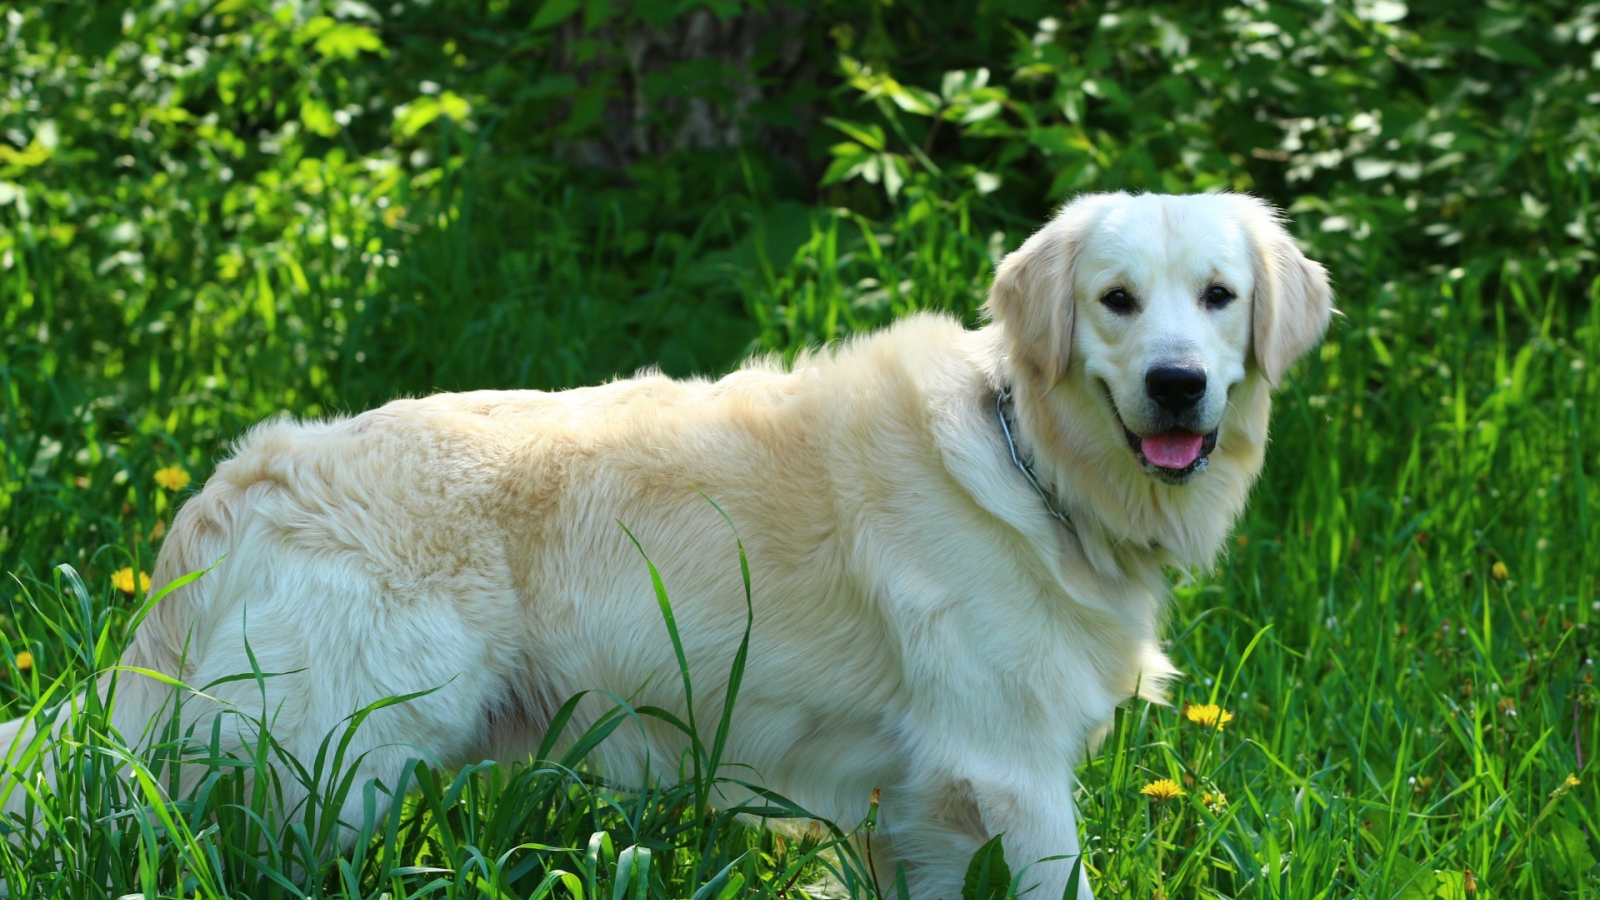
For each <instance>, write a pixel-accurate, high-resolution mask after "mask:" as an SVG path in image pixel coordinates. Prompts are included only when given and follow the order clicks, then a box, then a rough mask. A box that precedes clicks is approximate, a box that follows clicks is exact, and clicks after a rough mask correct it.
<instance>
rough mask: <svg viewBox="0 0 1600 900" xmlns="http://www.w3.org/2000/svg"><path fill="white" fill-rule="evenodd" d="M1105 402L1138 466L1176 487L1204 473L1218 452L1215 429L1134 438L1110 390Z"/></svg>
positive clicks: (1170, 431)
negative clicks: (1212, 453)
mask: <svg viewBox="0 0 1600 900" xmlns="http://www.w3.org/2000/svg"><path fill="white" fill-rule="evenodd" d="M1106 399H1107V400H1108V401H1111V412H1112V414H1113V415H1115V416H1116V417H1117V424H1118V425H1121V426H1122V434H1123V437H1125V438H1127V440H1128V448H1129V449H1130V450H1132V451H1133V455H1134V456H1135V457H1137V458H1138V460H1139V466H1140V468H1142V469H1144V470H1145V472H1147V473H1149V474H1151V475H1156V476H1158V477H1160V478H1161V479H1162V480H1163V481H1167V482H1170V483H1174V484H1176V483H1181V482H1184V481H1187V480H1188V479H1189V477H1190V476H1192V475H1195V474H1197V473H1200V472H1204V471H1205V469H1206V465H1207V464H1208V463H1209V461H1210V453H1211V451H1213V450H1215V449H1217V430H1218V429H1215V428H1213V429H1211V430H1210V431H1209V432H1207V433H1205V434H1199V433H1197V432H1193V431H1188V430H1185V429H1182V428H1173V429H1169V430H1167V431H1159V432H1156V433H1155V434H1148V435H1143V436H1140V435H1137V434H1134V432H1133V429H1131V428H1129V427H1128V426H1127V425H1126V424H1125V423H1124V422H1123V421H1122V413H1121V412H1120V411H1118V410H1117V404H1116V402H1115V401H1114V400H1112V398H1111V392H1110V391H1109V390H1108V391H1106Z"/></svg>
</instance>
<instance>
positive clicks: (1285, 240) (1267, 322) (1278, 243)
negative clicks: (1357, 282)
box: [1241, 197, 1334, 385]
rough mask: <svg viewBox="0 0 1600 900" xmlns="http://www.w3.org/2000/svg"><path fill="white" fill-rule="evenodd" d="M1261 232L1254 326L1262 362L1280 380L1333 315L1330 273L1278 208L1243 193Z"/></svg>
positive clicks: (1252, 224) (1270, 376) (1253, 303)
mask: <svg viewBox="0 0 1600 900" xmlns="http://www.w3.org/2000/svg"><path fill="white" fill-rule="evenodd" d="M1241 199H1242V200H1244V201H1245V202H1246V203H1247V204H1248V208H1249V210H1250V213H1249V218H1250V219H1251V220H1252V221H1251V222H1250V230H1251V231H1252V232H1253V233H1254V235H1255V245H1256V258H1255V265H1254V269H1255V282H1256V283H1255V288H1254V290H1253V293H1254V296H1253V297H1252V298H1251V305H1250V310H1251V320H1252V321H1251V330H1252V337H1253V339H1254V341H1255V356H1256V366H1257V367H1259V368H1260V369H1261V373H1262V374H1263V375H1265V376H1267V383H1269V384H1272V385H1276V384H1277V383H1278V380H1279V379H1280V378H1282V377H1283V373H1284V372H1286V371H1288V369H1289V366H1290V365H1292V364H1293V363H1294V361H1295V360H1297V359H1299V358H1300V357H1301V356H1302V355H1303V354H1304V353H1305V352H1306V351H1307V350H1310V349H1311V348H1312V347H1315V346H1316V345H1317V344H1318V343H1319V342H1320V341H1321V340H1322V335H1323V332H1325V331H1327V330H1328V320H1329V319H1330V318H1331V317H1332V316H1333V311H1334V310H1333V290H1332V288H1331V287H1329V285H1328V272H1327V270H1326V269H1324V268H1322V266H1321V265H1319V264H1318V263H1314V262H1312V261H1311V260H1309V259H1306V257H1305V254H1304V253H1301V252H1300V247H1299V246H1298V245H1296V244H1295V242H1294V238H1293V237H1291V236H1290V234H1289V232H1288V230H1287V229H1285V228H1284V227H1283V222H1282V220H1281V219H1280V218H1279V216H1278V214H1277V212H1276V211H1275V210H1273V209H1272V208H1271V207H1270V206H1267V205H1266V204H1265V203H1262V202H1261V201H1259V200H1256V199H1255V198H1253V197H1242V198H1241Z"/></svg>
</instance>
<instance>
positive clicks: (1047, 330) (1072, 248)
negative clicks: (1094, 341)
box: [984, 195, 1104, 385]
mask: <svg viewBox="0 0 1600 900" xmlns="http://www.w3.org/2000/svg"><path fill="white" fill-rule="evenodd" d="M1100 196H1104V195H1096V196H1094V197H1089V198H1084V199H1081V200H1078V201H1075V202H1073V203H1071V204H1069V205H1068V206H1067V207H1066V208H1065V209H1063V210H1062V211H1061V212H1060V213H1059V214H1058V215H1057V216H1056V217H1055V218H1054V219H1051V220H1050V222H1049V224H1047V225H1045V226H1044V227H1043V228H1041V229H1039V230H1038V231H1036V232H1034V233H1033V236H1032V237H1030V238H1028V239H1027V240H1026V241H1024V242H1023V244H1022V246H1021V247H1018V248H1017V249H1016V250H1015V251H1013V252H1012V253H1009V254H1007V255H1006V258H1005V259H1003V260H1001V261H1000V266H999V268H997V269H996V270H995V273H994V284H993V285H991V286H990V288H989V300H988V302H987V303H985V304H984V312H985V313H987V314H988V316H989V318H991V319H993V320H994V321H996V322H998V323H1000V326H1001V327H1002V328H1004V329H1005V331H1006V335H1007V337H1008V338H1009V339H1010V343H1011V349H1012V351H1013V352H1014V353H1018V354H1020V355H1021V356H1022V357H1023V360H1022V361H1025V362H1027V363H1030V364H1031V365H1032V366H1033V367H1034V368H1035V369H1037V370H1038V371H1039V373H1040V374H1041V375H1043V377H1044V379H1045V381H1047V382H1048V383H1050V384H1052V385H1053V384H1055V383H1056V382H1058V381H1060V380H1061V379H1062V378H1065V377H1066V375H1067V362H1068V360H1069V358H1070V357H1071V354H1072V310H1073V306H1074V301H1073V297H1072V267H1073V262H1074V260H1075V259H1076V257H1077V246H1078V242H1079V240H1080V239H1081V237H1082V235H1083V231H1084V229H1085V228H1086V227H1087V226H1088V224H1089V222H1090V221H1091V210H1092V208H1093V207H1094V206H1096V205H1097V204H1096V203H1095V201H1096V200H1097V199H1098V198H1099V197H1100Z"/></svg>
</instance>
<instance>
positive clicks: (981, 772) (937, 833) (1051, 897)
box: [884, 759, 1093, 900]
mask: <svg viewBox="0 0 1600 900" xmlns="http://www.w3.org/2000/svg"><path fill="white" fill-rule="evenodd" d="M975 762H976V763H977V764H974V763H975ZM923 771H926V772H927V773H928V776H929V777H920V778H917V779H916V780H915V781H913V782H911V783H908V784H905V785H902V786H901V788H900V790H899V791H897V792H895V793H897V794H899V796H898V797H895V796H889V797H886V799H885V807H884V811H885V819H886V820H887V821H886V822H885V825H886V826H887V827H886V829H885V830H886V831H887V832H888V833H889V834H888V836H889V838H890V840H891V841H892V845H891V846H892V847H893V853H894V857H895V859H896V860H898V861H899V862H903V863H905V866H906V875H907V883H908V886H909V887H910V888H911V893H912V896H913V897H915V898H917V900H940V898H943V900H952V898H956V897H959V896H961V888H962V882H963V879H964V877H965V875H966V868H967V864H968V862H969V861H970V860H971V858H972V854H973V852H974V851H976V850H977V849H978V848H979V847H981V846H982V845H983V843H984V842H985V841H988V840H989V839H990V838H991V837H993V836H994V835H997V834H999V835H1003V837H1002V839H1001V843H1002V845H1003V846H1004V847H1005V852H1006V860H1007V862H1008V863H1009V864H1010V866H1011V869H1012V872H1013V873H1018V872H1021V873H1022V880H1021V884H1020V885H1019V888H1020V890H1022V891H1025V892H1026V894H1025V896H1026V898H1027V900H1060V898H1062V897H1063V896H1070V895H1068V894H1067V893H1066V888H1067V883H1068V879H1069V878H1070V877H1071V874H1072V868H1073V864H1074V863H1075V862H1076V861H1077V859H1078V854H1079V842H1078V817H1077V809H1076V807H1075V806H1074V804H1073V799H1072V785H1073V778H1072V771H1071V769H1070V768H1069V767H1068V766H1067V765H1066V764H1065V763H1064V762H1062V763H1061V764H1060V765H1059V766H1033V765H1028V764H1019V763H1018V762H1017V761H1015V760H1005V759H988V760H981V761H976V760H963V761H962V764H961V765H957V766H943V767H936V768H931V769H928V770H923ZM935 773H938V774H935ZM896 801H898V802H896ZM1049 857H1058V858H1057V859H1049V860H1048V861H1046V860H1047V859H1048V858H1049ZM1024 869H1025V871H1024ZM886 874H887V873H886ZM1079 878H1080V880H1079V885H1078V892H1077V896H1078V897H1079V898H1080V900H1092V896H1093V895H1092V894H1091V892H1090V890H1089V881H1088V877H1087V875H1080V877H1079Z"/></svg>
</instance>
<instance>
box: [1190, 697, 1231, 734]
mask: <svg viewBox="0 0 1600 900" xmlns="http://www.w3.org/2000/svg"><path fill="white" fill-rule="evenodd" d="M1183 714H1184V715H1185V716H1187V717H1188V718H1189V721H1191V722H1193V723H1195V724H1196V725H1201V726H1204V727H1206V728H1221V727H1222V726H1224V725H1226V724H1228V723H1229V722H1232V721H1233V713H1231V712H1228V711H1227V710H1225V709H1223V708H1222V707H1220V706H1218V705H1216V704H1215V703H1200V704H1195V705H1192V706H1190V707H1189V708H1188V709H1185V710H1184V711H1183Z"/></svg>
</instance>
